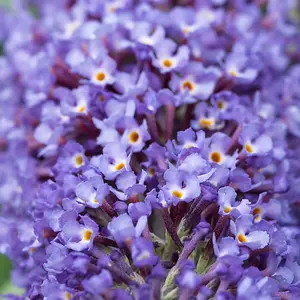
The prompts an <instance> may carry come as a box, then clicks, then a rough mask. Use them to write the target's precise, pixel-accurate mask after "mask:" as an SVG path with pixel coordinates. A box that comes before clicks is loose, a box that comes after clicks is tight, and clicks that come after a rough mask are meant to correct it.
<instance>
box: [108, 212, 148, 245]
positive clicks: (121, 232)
mask: <svg viewBox="0 0 300 300" xmlns="http://www.w3.org/2000/svg"><path fill="white" fill-rule="evenodd" d="M146 225H147V217H146V216H142V217H140V218H139V219H138V221H137V223H136V225H135V226H134V224H133V222H132V219H131V218H130V217H129V215H127V214H122V215H120V216H118V217H114V218H113V219H112V221H111V222H110V223H109V224H108V226H107V229H108V230H109V232H110V234H111V235H112V236H113V238H114V240H115V241H116V242H117V243H118V244H119V245H123V244H124V243H125V244H126V243H130V242H131V240H132V238H134V237H139V236H140V235H141V234H142V232H143V230H144V229H145V226H146Z"/></svg>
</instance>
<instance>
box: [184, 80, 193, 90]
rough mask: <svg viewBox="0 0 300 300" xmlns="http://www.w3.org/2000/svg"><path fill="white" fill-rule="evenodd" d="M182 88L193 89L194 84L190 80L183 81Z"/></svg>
mask: <svg viewBox="0 0 300 300" xmlns="http://www.w3.org/2000/svg"><path fill="white" fill-rule="evenodd" d="M182 88H183V89H184V90H185V89H188V90H190V91H192V90H193V89H194V85H193V84H192V83H191V82H190V81H185V82H184V83H183V84H182Z"/></svg>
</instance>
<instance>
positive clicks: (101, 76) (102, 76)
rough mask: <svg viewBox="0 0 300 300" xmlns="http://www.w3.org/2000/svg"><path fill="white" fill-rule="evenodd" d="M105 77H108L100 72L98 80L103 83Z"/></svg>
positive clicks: (97, 75)
mask: <svg viewBox="0 0 300 300" xmlns="http://www.w3.org/2000/svg"><path fill="white" fill-rule="evenodd" d="M105 77H106V76H105V74H104V73H103V72H99V73H97V74H96V79H97V80H98V81H103V80H104V79H105Z"/></svg>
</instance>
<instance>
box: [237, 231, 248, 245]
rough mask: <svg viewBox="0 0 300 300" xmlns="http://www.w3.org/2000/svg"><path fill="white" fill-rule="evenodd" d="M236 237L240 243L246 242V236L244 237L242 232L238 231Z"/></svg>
mask: <svg viewBox="0 0 300 300" xmlns="http://www.w3.org/2000/svg"><path fill="white" fill-rule="evenodd" d="M237 238H238V240H239V242H240V243H245V242H247V238H246V237H245V235H244V234H242V233H240V234H239V235H238V237H237Z"/></svg>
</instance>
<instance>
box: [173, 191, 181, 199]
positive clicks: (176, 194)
mask: <svg viewBox="0 0 300 300" xmlns="http://www.w3.org/2000/svg"><path fill="white" fill-rule="evenodd" d="M172 195H173V196H174V197H176V198H178V199H181V198H182V197H183V193H182V192H181V191H173V192H172Z"/></svg>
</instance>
